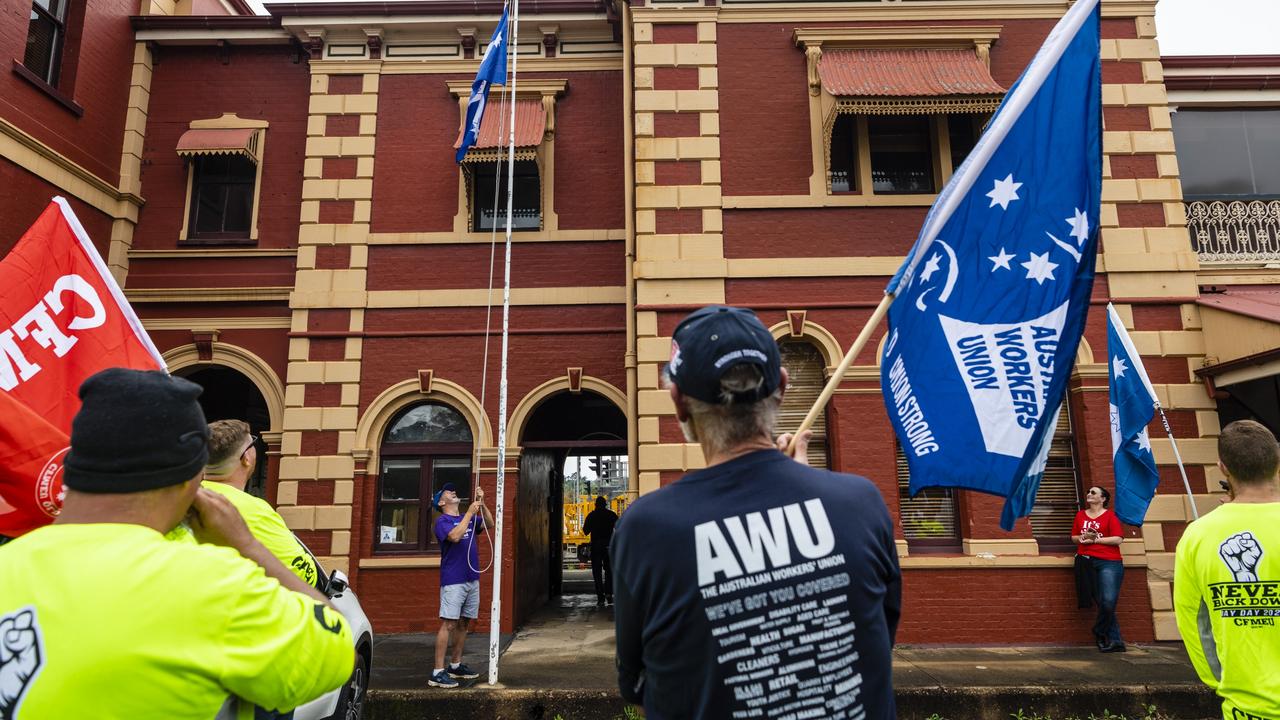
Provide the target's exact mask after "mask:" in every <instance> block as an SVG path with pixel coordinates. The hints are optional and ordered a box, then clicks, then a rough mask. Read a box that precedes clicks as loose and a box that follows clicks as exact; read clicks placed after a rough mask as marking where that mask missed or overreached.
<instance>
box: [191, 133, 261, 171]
mask: <svg viewBox="0 0 1280 720" xmlns="http://www.w3.org/2000/svg"><path fill="white" fill-rule="evenodd" d="M178 154H179V155H182V156H183V157H191V156H195V155H242V156H244V157H245V158H247V159H248V160H249V161H250V162H252V163H254V164H256V163H257V162H258V129H257V128H197V129H194V130H188V131H186V132H184V133H182V137H180V138H178Z"/></svg>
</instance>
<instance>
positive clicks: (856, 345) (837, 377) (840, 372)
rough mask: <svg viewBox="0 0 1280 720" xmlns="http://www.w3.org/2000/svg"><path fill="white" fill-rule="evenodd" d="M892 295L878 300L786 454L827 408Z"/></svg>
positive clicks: (886, 294)
mask: <svg viewBox="0 0 1280 720" xmlns="http://www.w3.org/2000/svg"><path fill="white" fill-rule="evenodd" d="M893 297H894V296H893V293H885V296H884V297H883V298H881V299H880V304H879V305H877V306H876V309H875V312H873V313H871V317H869V318H867V324H866V325H865V326H864V327H863V328H862V332H860V333H858V337H857V339H856V340H854V341H853V345H850V346H849V352H847V353H845V354H844V359H843V360H841V361H840V365H839V366H837V367H836V370H835V372H833V373H831V379H830V380H827V385H826V387H824V388H822V394H821V395H819V396H818V399H817V400H815V401H814V402H813V407H811V408H809V414H808V415H805V416H804V421H803V422H801V423H800V427H798V428H796V434H795V435H793V436H792V437H791V444H790V445H788V446H787V454H788V455H790V454H791V452H792V451H793V450H794V449H795V446H796V438H798V437H800V433H802V432H804V431H805V430H808V429H809V428H811V427H813V423H814V421H816V420H817V419H818V413H820V412H822V408H824V407H826V406H827V402H828V401H829V400H831V396H832V394H834V393H835V391H836V388H837V387H839V386H840V383H841V382H842V381H843V380H844V375H845V373H847V372H849V366H850V365H853V360H854V358H856V357H858V355H859V354H860V353H861V352H862V348H863V347H865V346H866V344H867V341H868V340H870V339H871V331H872V330H875V329H876V327H877V326H879V325H880V321H881V320H883V319H884V316H885V313H887V312H889V306H890V305H892V304H893Z"/></svg>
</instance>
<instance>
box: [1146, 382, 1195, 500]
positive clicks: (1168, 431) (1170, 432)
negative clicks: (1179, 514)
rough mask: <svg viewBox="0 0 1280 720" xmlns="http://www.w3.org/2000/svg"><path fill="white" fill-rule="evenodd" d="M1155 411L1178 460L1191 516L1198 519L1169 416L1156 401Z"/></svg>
mask: <svg viewBox="0 0 1280 720" xmlns="http://www.w3.org/2000/svg"><path fill="white" fill-rule="evenodd" d="M1156 412H1158V413H1160V422H1161V423H1162V424H1164V431H1165V434H1167V435H1168V436H1169V444H1170V445H1172V446H1173V457H1174V458H1175V459H1176V460H1177V461H1178V472H1179V473H1182V486H1183V487H1184V488H1186V489H1187V500H1189V501H1190V502H1191V517H1192V518H1194V519H1196V520H1199V519H1200V511H1199V510H1197V509H1196V496H1195V495H1193V494H1191V481H1190V480H1188V479H1187V469H1186V468H1185V467H1183V466H1182V453H1180V452H1178V441H1177V440H1174V439H1173V429H1172V428H1170V427H1169V418H1167V417H1165V416H1164V408H1162V407H1160V403H1156Z"/></svg>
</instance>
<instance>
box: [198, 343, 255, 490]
mask: <svg viewBox="0 0 1280 720" xmlns="http://www.w3.org/2000/svg"><path fill="white" fill-rule="evenodd" d="M174 374H175V375H178V376H180V377H184V378H186V379H187V380H190V381H191V382H193V383H195V384H197V385H199V386H200V387H202V388H204V392H202V393H200V407H201V409H203V410H204V417H205V419H206V420H208V421H209V422H213V421H214V420H243V421H245V422H247V423H249V432H251V433H253V436H254V437H255V438H257V447H258V457H259V458H260V461H259V462H258V467H257V468H255V469H254V471H253V477H251V478H249V483H248V485H246V486H245V491H246V492H248V493H250V494H252V495H255V496H257V497H260V498H265V497H266V489H267V488H266V485H267V463H266V457H267V444H266V443H265V442H263V441H262V433H264V432H266V431H268V430H270V429H271V414H270V412H269V411H268V410H267V401H266V400H265V399H264V398H263V397H262V393H261V392H259V391H258V388H257V386H256V385H254V384H253V381H251V380H250V379H249V378H247V377H245V376H244V375H242V374H240V373H239V372H238V371H236V370H232V369H231V368H226V367H222V366H219V365H198V366H195V367H188V368H183V369H181V370H177V371H176V372H175V373H174Z"/></svg>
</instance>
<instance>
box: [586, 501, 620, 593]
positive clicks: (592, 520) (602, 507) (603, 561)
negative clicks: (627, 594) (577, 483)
mask: <svg viewBox="0 0 1280 720" xmlns="http://www.w3.org/2000/svg"><path fill="white" fill-rule="evenodd" d="M617 522H618V513H616V512H614V511H612V510H610V509H609V504H608V502H607V501H606V500H605V499H604V496H599V497H597V498H596V509H595V510H592V511H591V513H590V514H589V515H587V519H586V521H584V522H583V523H582V534H583V535H590V536H591V579H592V580H595V583H596V604H597V605H604V604H605V603H606V602H608V603H612V602H613V570H612V568H611V567H610V563H609V542H610V541H611V540H613V526H614V525H615V524H616V523H617ZM602 573H603V575H604V580H603V581H602V580H601V578H600V576H601V574H602Z"/></svg>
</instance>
